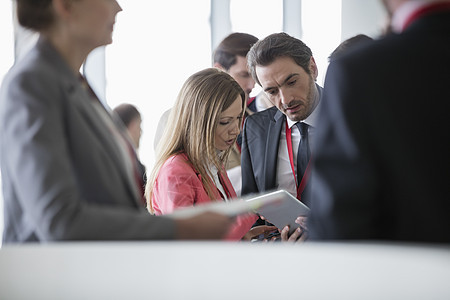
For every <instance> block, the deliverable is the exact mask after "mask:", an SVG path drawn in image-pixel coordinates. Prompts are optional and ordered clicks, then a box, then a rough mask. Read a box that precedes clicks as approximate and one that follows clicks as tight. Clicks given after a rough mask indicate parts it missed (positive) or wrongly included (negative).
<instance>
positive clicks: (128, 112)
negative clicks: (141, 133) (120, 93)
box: [114, 103, 141, 127]
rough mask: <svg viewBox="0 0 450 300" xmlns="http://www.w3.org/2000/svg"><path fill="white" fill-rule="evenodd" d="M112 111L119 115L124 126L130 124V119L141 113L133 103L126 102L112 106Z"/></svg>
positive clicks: (139, 115)
mask: <svg viewBox="0 0 450 300" xmlns="http://www.w3.org/2000/svg"><path fill="white" fill-rule="evenodd" d="M114 111H115V112H116V113H117V114H118V115H119V117H120V119H121V120H122V122H123V124H125V126H127V127H128V125H130V123H131V121H133V120H134V119H136V118H138V117H139V118H140V117H141V114H140V113H139V111H138V110H137V108H136V107H135V106H134V105H131V104H128V103H124V104H120V105H119V106H117V107H116V108H114Z"/></svg>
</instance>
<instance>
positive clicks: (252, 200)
mask: <svg viewBox="0 0 450 300" xmlns="http://www.w3.org/2000/svg"><path fill="white" fill-rule="evenodd" d="M205 211H213V212H217V213H221V214H224V215H228V216H230V217H234V216H237V215H240V214H244V213H248V212H255V213H258V214H260V215H262V216H264V217H265V218H266V219H267V221H269V222H270V223H272V224H274V225H275V226H276V227H277V228H279V229H280V230H281V229H283V228H284V226H286V225H289V226H290V229H291V230H290V232H291V233H292V232H293V231H294V230H295V229H297V228H298V227H299V226H300V225H299V224H297V223H295V219H297V217H298V216H307V215H308V213H309V208H308V207H307V206H306V205H305V204H303V203H302V202H300V201H299V200H298V199H297V198H295V197H294V196H292V195H291V194H289V193H288V192H286V191H285V190H279V191H275V192H268V193H263V194H257V195H250V196H246V197H244V198H240V199H236V200H231V201H229V202H222V201H220V202H212V203H208V204H202V205H197V206H194V207H189V208H184V209H179V210H177V211H175V212H173V213H172V214H170V215H168V216H171V217H174V218H188V217H192V216H195V215H197V214H199V213H202V212H205Z"/></svg>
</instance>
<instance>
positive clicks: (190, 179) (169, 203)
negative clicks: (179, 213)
mask: <svg viewBox="0 0 450 300" xmlns="http://www.w3.org/2000/svg"><path fill="white" fill-rule="evenodd" d="M223 174H224V176H223V178H222V179H223V182H224V185H225V186H226V188H227V189H228V191H229V192H230V194H231V196H232V198H236V192H235V191H234V189H233V186H232V185H231V182H230V180H229V179H228V176H227V175H226V172H223ZM210 180H212V179H210ZM214 198H215V199H214V200H217V199H221V198H222V197H221V195H220V192H219V190H218V189H216V190H215V195H214ZM211 201H212V200H211V199H210V198H209V197H208V194H207V193H206V191H205V189H204V187H203V184H202V181H201V179H200V174H198V173H197V172H196V171H195V170H194V168H193V167H192V165H191V163H190V162H189V160H188V158H187V156H186V154H177V155H174V156H172V157H170V158H169V159H167V161H166V162H165V163H164V165H163V166H162V167H161V169H160V170H159V173H158V176H157V177H156V181H155V185H154V187H153V194H152V203H153V209H154V211H155V214H156V215H163V214H168V213H171V212H173V211H174V210H176V209H178V208H181V207H191V206H193V205H197V204H202V203H209V202H211ZM256 220H257V216H256V215H254V214H249V215H243V216H239V217H237V218H236V222H235V224H234V225H233V226H232V228H231V229H230V231H229V232H228V234H227V235H226V237H225V239H226V240H240V239H241V238H242V237H243V236H244V235H245V234H246V233H247V232H248V231H249V230H250V228H251V227H252V225H253V224H254V223H255V221H256Z"/></svg>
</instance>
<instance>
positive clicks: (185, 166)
mask: <svg viewBox="0 0 450 300" xmlns="http://www.w3.org/2000/svg"><path fill="white" fill-rule="evenodd" d="M244 109H245V93H244V91H243V90H242V88H241V87H240V86H239V84H238V83H237V82H236V81H235V80H234V79H233V78H232V77H231V76H230V75H228V74H227V73H225V72H223V71H220V70H219V69H216V68H208V69H205V70H202V71H200V72H197V73H195V74H193V75H192V76H191V77H189V78H188V79H187V81H186V82H185V84H184V85H183V87H182V88H181V91H180V93H179V95H178V98H177V101H176V103H175V106H174V108H173V109H172V111H171V114H170V116H169V120H168V126H167V127H166V129H165V131H164V133H163V136H162V139H161V142H160V143H159V146H158V149H157V159H156V163H155V166H154V168H153V171H152V172H151V174H150V176H149V180H148V183H147V186H146V198H147V204H148V209H149V211H150V212H151V213H153V214H155V215H163V214H167V213H171V212H173V211H174V210H176V209H178V208H181V207H190V206H194V205H197V204H202V203H208V202H211V201H231V200H232V199H233V198H235V197H236V193H235V191H234V189H233V186H232V185H231V182H230V180H229V179H228V176H227V173H226V171H225V169H224V164H225V163H226V160H227V157H228V154H229V153H230V151H231V147H232V146H233V145H234V143H235V142H236V138H237V136H238V134H239V132H240V125H241V122H242V116H243V113H244ZM256 219H257V217H256V216H255V215H253V214H252V215H247V216H242V217H238V218H237V219H236V222H235V224H234V226H233V227H232V229H231V230H230V231H229V232H228V235H227V236H226V239H228V240H240V239H241V238H249V237H251V236H252V235H256V234H258V233H257V232H255V231H266V230H270V229H273V228H272V227H264V228H259V229H256V230H255V229H254V230H252V231H251V232H249V230H250V228H251V227H252V225H253V224H254V222H255V221H256ZM246 234H247V235H246Z"/></svg>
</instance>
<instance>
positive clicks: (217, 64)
mask: <svg viewBox="0 0 450 300" xmlns="http://www.w3.org/2000/svg"><path fill="white" fill-rule="evenodd" d="M214 68H217V69H221V70H223V71H226V70H225V68H224V67H223V66H222V65H221V64H219V63H218V62H215V63H214Z"/></svg>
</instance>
